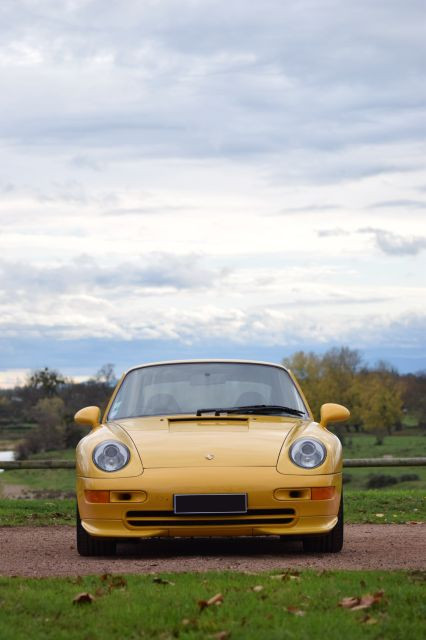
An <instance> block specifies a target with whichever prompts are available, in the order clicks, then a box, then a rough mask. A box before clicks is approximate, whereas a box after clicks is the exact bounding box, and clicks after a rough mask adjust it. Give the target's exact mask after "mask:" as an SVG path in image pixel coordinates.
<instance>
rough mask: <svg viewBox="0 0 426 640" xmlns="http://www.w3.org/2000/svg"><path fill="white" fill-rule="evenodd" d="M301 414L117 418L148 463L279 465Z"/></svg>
mask: <svg viewBox="0 0 426 640" xmlns="http://www.w3.org/2000/svg"><path fill="white" fill-rule="evenodd" d="M301 422H302V421H301V420H299V419H294V418H285V417H281V416H262V417H260V416H256V417H253V416H250V417H247V418H231V417H227V418H221V417H218V418H212V417H210V418H193V417H191V418H188V417H178V416H176V417H168V418H161V417H151V418H126V419H121V420H117V421H116V424H118V425H119V426H120V427H121V428H122V429H124V430H125V431H126V432H127V434H128V435H129V437H130V438H131V439H132V440H133V442H134V443H135V445H136V447H137V449H138V451H139V455H140V457H141V460H142V465H143V467H144V468H145V469H149V468H161V467H163V468H177V467H207V466H208V467H213V466H218V467H231V466H232V467H236V466H237V467H238V466H240V467H252V466H265V467H275V466H276V465H277V462H278V458H279V454H280V451H281V448H282V446H283V443H284V441H285V439H286V438H287V436H288V435H289V433H290V432H291V431H292V429H293V428H294V427H296V426H297V425H300V424H301Z"/></svg>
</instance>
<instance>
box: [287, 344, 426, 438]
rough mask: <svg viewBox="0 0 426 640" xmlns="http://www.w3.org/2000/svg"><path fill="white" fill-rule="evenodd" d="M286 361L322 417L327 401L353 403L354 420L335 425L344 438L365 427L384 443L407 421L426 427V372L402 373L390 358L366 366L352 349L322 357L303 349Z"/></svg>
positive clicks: (312, 405)
mask: <svg viewBox="0 0 426 640" xmlns="http://www.w3.org/2000/svg"><path fill="white" fill-rule="evenodd" d="M283 363H284V364H285V365H286V366H288V367H289V368H290V369H291V370H292V371H293V373H294V374H295V375H296V377H297V378H298V380H299V381H300V384H301V386H302V389H303V391H304V393H305V395H306V397H307V399H308V402H309V404H310V406H311V409H312V411H313V413H314V416H315V417H316V418H317V419H319V411H320V406H321V404H323V403H324V402H337V403H339V404H343V405H345V406H346V407H348V409H349V410H350V412H351V417H350V419H349V420H348V422H347V423H344V424H343V425H341V426H339V425H336V427H335V431H337V432H338V434H339V435H341V436H342V437H343V435H344V432H345V431H356V432H360V431H364V432H369V433H374V434H375V435H376V442H377V444H382V443H383V438H384V437H385V435H386V434H388V435H390V434H391V433H392V432H393V431H398V430H402V429H403V427H404V422H405V421H406V420H407V419H408V420H410V421H411V423H412V424H414V425H417V426H418V427H420V428H421V429H426V372H425V371H421V372H418V373H415V374H414V373H409V374H404V375H401V374H399V373H398V371H397V370H396V369H394V368H393V367H392V366H390V365H389V364H387V363H386V362H379V363H378V364H377V365H376V366H374V367H367V366H366V365H364V364H363V361H362V356H361V353H360V352H359V351H357V350H355V349H350V348H348V347H340V348H334V349H330V350H328V351H327V352H326V353H324V354H323V355H318V354H315V353H312V352H308V353H306V352H304V351H298V352H296V353H294V354H293V355H292V356H290V357H289V358H285V359H284V361H283Z"/></svg>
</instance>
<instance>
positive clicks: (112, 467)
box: [93, 440, 130, 471]
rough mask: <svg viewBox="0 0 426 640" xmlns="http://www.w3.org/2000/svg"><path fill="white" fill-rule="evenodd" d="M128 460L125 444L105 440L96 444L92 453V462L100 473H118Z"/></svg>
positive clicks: (128, 455) (128, 453) (128, 452)
mask: <svg viewBox="0 0 426 640" xmlns="http://www.w3.org/2000/svg"><path fill="white" fill-rule="evenodd" d="M129 460H130V451H129V450H128V448H127V447H126V445H125V444H121V442H116V441H115V440H107V441H106V442H101V444H98V445H97V446H96V447H95V449H94V451H93V462H94V463H95V465H96V466H97V467H98V468H99V469H102V471H118V470H119V469H122V468H123V467H125V466H126V464H127V463H128V462H129Z"/></svg>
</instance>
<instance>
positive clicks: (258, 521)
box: [127, 518, 294, 527]
mask: <svg viewBox="0 0 426 640" xmlns="http://www.w3.org/2000/svg"><path fill="white" fill-rule="evenodd" d="M293 520H294V518H244V519H242V518H241V519H237V518H229V519H228V518H226V519H225V518H223V519H222V520H211V519H208V520H189V519H186V518H185V520H128V521H127V522H128V524H130V525H131V526H132V527H211V526H221V525H227V524H233V525H247V524H249V525H251V526H259V525H262V524H289V523H290V522H293Z"/></svg>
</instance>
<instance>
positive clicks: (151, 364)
mask: <svg viewBox="0 0 426 640" xmlns="http://www.w3.org/2000/svg"><path fill="white" fill-rule="evenodd" d="M205 362H209V363H210V362H218V363H219V362H225V363H226V362H229V363H231V364H261V365H267V366H269V367H278V369H284V371H288V369H287V368H286V367H284V365H282V364H278V363H277V362H263V361H262V360H235V359H229V358H198V359H189V360H162V361H159V362H147V363H145V364H139V365H135V366H134V367H130V369H128V370H127V371H126V372H125V375H127V374H128V373H129V372H130V371H134V370H135V369H142V368H143V367H155V366H158V365H162V364H201V363H205Z"/></svg>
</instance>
